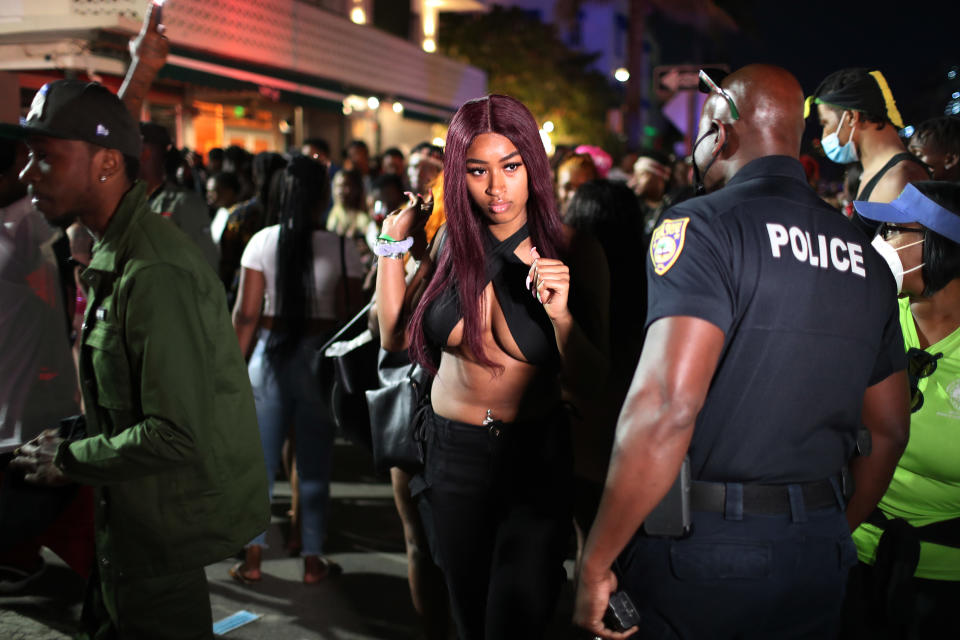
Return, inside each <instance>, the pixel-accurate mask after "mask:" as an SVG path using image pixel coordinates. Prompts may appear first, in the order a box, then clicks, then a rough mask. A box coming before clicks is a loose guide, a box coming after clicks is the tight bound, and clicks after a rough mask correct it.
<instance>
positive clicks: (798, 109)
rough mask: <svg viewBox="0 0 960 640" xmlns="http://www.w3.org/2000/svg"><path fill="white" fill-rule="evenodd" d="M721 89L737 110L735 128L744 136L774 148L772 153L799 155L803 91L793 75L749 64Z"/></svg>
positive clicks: (734, 74) (760, 65)
mask: <svg viewBox="0 0 960 640" xmlns="http://www.w3.org/2000/svg"><path fill="white" fill-rule="evenodd" d="M723 88H724V89H726V90H727V92H728V93H729V94H730V95H731V96H732V97H733V100H734V102H736V104H737V107H739V109H740V121H739V122H738V123H737V124H738V125H739V126H740V127H741V128H742V129H743V131H744V135H747V134H749V135H751V136H756V137H757V138H759V139H761V140H765V141H766V142H767V144H773V145H775V146H777V147H778V148H777V149H776V150H773V151H772V153H776V154H785V155H792V156H796V155H799V153H800V140H801V138H802V137H803V129H804V122H803V89H802V88H801V87H800V83H799V82H797V79H796V78H795V77H793V74H792V73H790V72H789V71H787V70H786V69H782V68H780V67H775V66H773V65H768V64H752V65H749V66H746V67H744V68H742V69H739V70H737V71H735V72H733V73H732V74H730V75H729V76H727V77H726V78H725V79H724V81H723ZM717 97H718V98H719V96H717ZM764 155H771V153H766V154H764Z"/></svg>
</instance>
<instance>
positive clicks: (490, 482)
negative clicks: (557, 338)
mask: <svg viewBox="0 0 960 640" xmlns="http://www.w3.org/2000/svg"><path fill="white" fill-rule="evenodd" d="M427 420H428V422H427V425H426V427H427V428H426V441H427V447H426V465H425V469H424V472H423V474H422V475H420V476H417V477H416V478H415V479H414V481H413V482H411V489H412V491H413V492H414V493H415V494H416V495H417V498H418V508H419V510H420V513H421V515H422V517H423V521H424V525H425V527H426V529H427V534H428V537H429V539H430V549H431V552H432V554H433V556H434V558H435V560H436V562H437V564H438V565H439V566H440V568H441V569H442V570H443V572H444V576H445V578H446V582H447V588H448V590H449V593H450V604H451V609H452V612H453V616H454V620H455V622H456V625H457V630H458V633H459V636H460V638H461V640H477V639H483V638H489V639H494V638H496V639H497V640H504V639H507V638H538V637H543V635H544V633H545V632H546V627H547V625H548V624H549V623H550V621H551V619H552V616H553V613H554V609H555V607H556V602H557V598H558V596H559V593H560V588H561V586H562V584H563V581H564V580H565V577H566V575H565V573H564V569H563V560H564V557H565V553H566V549H567V541H568V539H569V534H570V529H571V517H572V515H571V477H572V472H571V469H572V454H571V447H570V433H569V425H568V423H567V419H566V416H565V414H564V412H563V411H562V410H561V409H559V408H558V410H557V411H554V412H553V413H552V414H551V415H550V416H549V418H546V419H543V420H539V421H536V422H525V423H511V424H504V423H501V422H495V423H494V424H493V425H492V426H491V427H484V426H478V425H471V424H465V423H462V422H456V421H454V420H448V419H446V418H443V417H440V416H437V415H436V414H434V413H433V412H432V411H431V412H430V414H429V416H428V418H427Z"/></svg>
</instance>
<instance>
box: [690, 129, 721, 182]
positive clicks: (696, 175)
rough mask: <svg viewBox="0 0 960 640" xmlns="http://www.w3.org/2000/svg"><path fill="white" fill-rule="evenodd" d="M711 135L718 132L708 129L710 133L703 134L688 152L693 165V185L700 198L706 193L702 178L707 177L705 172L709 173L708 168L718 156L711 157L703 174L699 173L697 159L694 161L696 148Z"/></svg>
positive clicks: (718, 133)
mask: <svg viewBox="0 0 960 640" xmlns="http://www.w3.org/2000/svg"><path fill="white" fill-rule="evenodd" d="M711 134H713V135H720V132H719V131H717V130H716V129H710V131H707V132H706V133H705V134H703V135H702V136H700V138H699V139H698V140H697V141H696V142H695V143H693V151H691V152H690V161H691V162H692V163H693V181H694V185H695V186H696V195H698V196H702V195H703V194H705V193H706V192H707V187H706V185H704V184H703V180H704V178H706V177H707V171H710V167H712V166H713V162H714V161H715V160H716V159H717V155H719V153H718V154H716V155H713V156H711V158H710V162H708V163H707V166H706V167H705V168H704V170H703V173H700V167H698V166H697V159H696V154H697V147H698V146H700V143H701V142H703V141H704V140H705V139H706V138H707V136H709V135H711Z"/></svg>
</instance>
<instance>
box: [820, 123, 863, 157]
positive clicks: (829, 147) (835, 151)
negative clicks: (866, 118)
mask: <svg viewBox="0 0 960 640" xmlns="http://www.w3.org/2000/svg"><path fill="white" fill-rule="evenodd" d="M846 117H847V113H846V112H844V113H843V115H842V116H841V117H840V123H839V124H838V125H837V130H836V131H834V132H833V133H831V134H830V135H826V136H824V137H823V139H822V140H821V141H820V147H821V148H823V152H824V153H825V154H826V155H827V157H828V158H830V160H832V161H834V162H836V163H837V164H850V163H851V162H856V161H857V160H858V159H859V156H858V155H857V148H856V147H855V146H854V144H853V132H854V131H856V130H857V125H856V123H854V124H853V128H851V129H850V139H849V140H847V144H845V145H843V146H840V136H838V135H837V134H838V133H839V132H840V127H842V126H843V119H844V118H846Z"/></svg>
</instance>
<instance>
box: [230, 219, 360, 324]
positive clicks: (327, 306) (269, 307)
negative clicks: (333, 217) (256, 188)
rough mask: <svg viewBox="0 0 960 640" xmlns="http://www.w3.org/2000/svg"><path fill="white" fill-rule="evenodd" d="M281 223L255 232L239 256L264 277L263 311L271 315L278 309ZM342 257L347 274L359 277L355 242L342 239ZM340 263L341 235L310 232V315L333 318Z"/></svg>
mask: <svg viewBox="0 0 960 640" xmlns="http://www.w3.org/2000/svg"><path fill="white" fill-rule="evenodd" d="M279 241H280V225H278V224H275V225H273V226H272V227H265V228H263V229H261V230H260V231H258V232H257V233H255V234H254V235H253V237H252V238H250V242H248V243H247V248H246V249H244V251H243V257H241V258H240V266H241V267H244V268H247V269H253V270H254V271H259V272H261V273H262V274H263V277H264V279H265V280H266V286H265V288H264V291H263V315H265V316H274V315H276V312H277V309H276V307H275V305H276V300H277V287H276V283H277V244H278V243H279ZM343 252H344V253H343V257H344V261H345V262H346V265H347V277H348V278H362V277H363V265H362V264H361V262H360V255H359V254H358V253H357V249H356V247H355V246H354V243H353V242H351V241H350V240H347V241H346V242H344V243H343ZM340 271H341V267H340V236H338V235H336V234H334V233H330V232H329V231H319V230H318V231H314V232H313V285H314V287H315V289H314V292H313V312H312V313H311V314H310V315H311V317H313V318H327V319H336V317H337V312H336V308H337V307H336V293H337V285H338V284H339V283H340V280H341V278H342V277H343V274H341V272H340Z"/></svg>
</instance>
